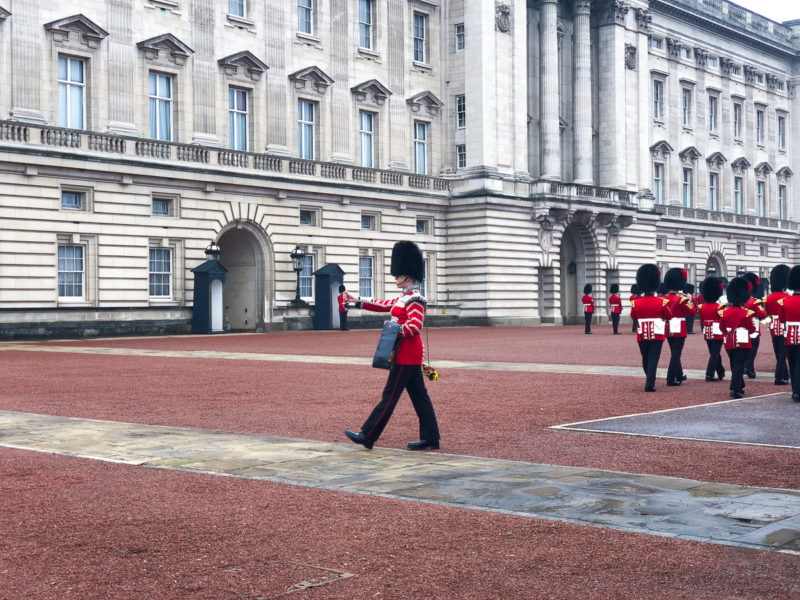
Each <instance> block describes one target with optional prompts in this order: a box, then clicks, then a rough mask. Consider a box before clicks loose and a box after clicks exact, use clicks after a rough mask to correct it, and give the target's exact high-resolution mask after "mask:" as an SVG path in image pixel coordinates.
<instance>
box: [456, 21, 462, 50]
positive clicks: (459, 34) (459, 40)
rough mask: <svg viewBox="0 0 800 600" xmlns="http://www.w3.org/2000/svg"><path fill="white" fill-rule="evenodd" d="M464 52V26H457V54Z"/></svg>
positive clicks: (459, 24)
mask: <svg viewBox="0 0 800 600" xmlns="http://www.w3.org/2000/svg"><path fill="white" fill-rule="evenodd" d="M463 50H464V24H463V23H457V24H456V52H463Z"/></svg>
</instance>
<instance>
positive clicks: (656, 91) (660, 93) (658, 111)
mask: <svg viewBox="0 0 800 600" xmlns="http://www.w3.org/2000/svg"><path fill="white" fill-rule="evenodd" d="M665 87H666V86H665V85H664V80H663V79H659V78H656V77H654V78H653V85H652V93H653V120H654V121H658V122H660V123H663V122H664V89H665Z"/></svg>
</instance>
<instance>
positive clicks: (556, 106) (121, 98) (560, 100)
mask: <svg viewBox="0 0 800 600" xmlns="http://www.w3.org/2000/svg"><path fill="white" fill-rule="evenodd" d="M306 5H307V3H306V2H300V3H297V2H289V1H287V0H266V1H264V2H255V1H254V0H243V1H235V0H234V1H228V0H135V1H134V0H87V1H86V2H85V3H84V4H83V5H82V7H81V13H79V14H75V13H73V12H72V11H70V10H69V9H62V8H59V7H58V6H56V5H55V4H53V3H49V2H43V1H41V0H29V1H26V2H15V1H11V0H0V49H2V52H0V72H2V73H3V74H4V75H5V77H4V81H6V83H7V85H5V86H2V88H0V119H2V120H1V121H0V171H2V174H3V176H2V178H0V222H2V227H0V337H5V338H12V337H19V336H25V335H48V334H52V335H81V334H98V333H108V332H113V331H119V332H132V333H142V332H146V331H155V332H163V331H185V330H187V324H188V323H189V322H190V320H191V307H192V299H193V285H194V283H193V274H192V271H191V270H192V268H194V267H196V266H197V265H199V264H200V263H202V262H203V261H204V259H205V256H204V249H205V248H206V246H207V245H208V244H209V242H210V241H211V240H215V241H216V242H218V243H219V245H220V247H221V249H222V253H221V256H220V260H221V261H222V263H223V264H224V265H225V267H226V268H227V269H228V272H227V279H226V282H225V287H224V305H225V306H224V312H225V323H226V326H227V327H229V328H231V329H235V330H267V329H272V328H286V327H303V326H306V325H307V324H308V323H310V320H309V318H308V309H304V308H302V307H297V306H296V305H294V304H292V300H293V299H294V298H295V293H296V287H297V275H296V273H295V272H294V271H293V270H292V265H291V259H290V257H289V254H290V252H291V251H292V250H293V249H294V248H295V246H297V245H299V246H300V247H302V248H303V249H304V250H305V251H306V252H307V253H308V254H309V256H311V257H312V258H311V259H307V260H308V261H309V262H308V264H307V269H306V271H304V272H303V274H302V275H303V285H302V288H301V289H302V290H303V294H302V295H303V296H304V297H305V300H307V301H309V302H310V303H311V304H312V305H313V292H312V291H310V290H312V289H313V287H312V284H311V281H312V280H311V278H310V277H309V275H310V271H312V270H313V269H316V268H319V267H321V266H323V265H325V264H329V263H336V264H338V265H339V266H340V267H341V268H342V269H343V270H344V272H345V278H344V280H345V284H346V285H347V286H348V288H349V289H353V290H355V289H358V288H359V287H361V288H362V289H364V290H368V291H369V292H370V293H371V294H372V295H375V296H382V295H384V294H389V293H391V292H392V282H391V278H390V277H389V273H388V270H389V269H388V266H389V258H390V252H391V247H392V244H393V243H394V242H395V241H397V240H400V239H413V240H415V241H417V242H418V244H419V245H420V247H421V249H422V250H423V252H424V254H425V257H426V260H427V273H428V277H427V281H426V289H425V293H426V294H427V296H428V297H429V299H430V300H431V307H432V308H431V315H432V316H436V317H438V318H440V319H445V318H446V319H451V320H453V321H455V322H461V323H471V324H473V323H474V324H480V323H489V324H521V325H533V324H539V323H562V322H572V320H573V319H575V318H577V317H579V316H581V315H580V310H581V309H580V305H579V294H578V291H579V290H580V289H581V288H582V287H583V284H584V283H587V282H588V283H593V284H594V287H595V292H596V297H597V298H598V299H602V298H604V297H605V296H606V290H607V288H608V285H610V284H611V283H615V282H617V283H619V284H620V285H621V287H622V289H623V290H627V288H628V287H629V286H630V284H632V283H633V279H634V274H635V270H636V268H637V266H638V265H639V264H641V263H642V262H645V261H655V262H658V263H659V264H661V265H663V266H664V267H670V266H685V267H686V268H688V269H689V271H690V273H691V279H692V281H694V282H697V281H699V280H700V279H702V277H703V275H704V273H705V271H706V269H707V268H708V267H710V266H714V267H716V268H717V269H718V272H720V273H722V274H726V275H727V276H729V277H730V276H732V275H733V274H735V272H736V271H737V270H738V269H739V268H746V269H748V270H754V271H758V272H761V273H762V274H766V273H767V272H768V270H769V269H770V268H771V267H772V266H773V265H774V264H776V263H778V262H787V263H789V264H792V263H793V262H794V261H795V260H796V256H797V251H798V248H797V219H798V217H800V205H798V199H799V197H798V193H799V192H797V191H796V190H795V187H796V186H795V185H794V183H793V173H794V171H796V170H797V169H798V168H800V166H798V165H796V164H795V163H796V161H798V160H800V150H799V149H797V148H796V147H795V144H796V142H795V140H797V139H800V138H798V134H800V119H796V118H795V114H797V113H798V110H797V109H798V106H797V105H796V104H797V102H798V100H797V95H796V94H795V87H796V84H797V79H798V77H800V76H796V75H795V72H796V71H797V72H800V68H798V67H800V65H798V64H796V63H797V59H796V58H795V55H796V54H797V51H798V49H800V42H798V41H797V36H798V35H800V23H795V22H790V23H786V24H779V23H775V22H773V21H770V20H768V19H765V18H763V17H761V16H759V15H757V14H755V13H751V12H749V11H746V10H744V9H741V8H740V7H738V6H736V5H735V4H731V3H729V2H727V1H726V0H649V1H648V0H629V1H625V2H623V1H620V0H600V1H594V2H592V1H590V0H527V1H523V0H504V1H499V0H474V1H473V0H469V1H466V0H386V1H384V2H375V1H373V2H367V1H359V0H331V1H330V2H322V1H318V0H312V1H311V2H310V8H308V9H307V8H306ZM598 305H599V308H600V310H599V311H598V315H599V316H601V317H602V316H604V315H605V308H606V307H605V306H604V303H603V302H602V300H601V301H600V302H598ZM320 308H321V307H316V310H319V309H320ZM324 308H325V309H327V307H324ZM358 321H359V315H358V314H357V313H356V312H354V313H351V322H355V323H357V322H358ZM115 324H116V325H115Z"/></svg>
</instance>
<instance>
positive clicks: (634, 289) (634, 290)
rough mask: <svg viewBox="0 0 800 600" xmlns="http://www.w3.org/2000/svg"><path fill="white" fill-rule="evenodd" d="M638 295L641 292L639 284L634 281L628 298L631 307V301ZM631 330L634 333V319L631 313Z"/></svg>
mask: <svg viewBox="0 0 800 600" xmlns="http://www.w3.org/2000/svg"><path fill="white" fill-rule="evenodd" d="M640 295H641V292H640V290H639V286H638V285H636V284H635V283H634V284H633V285H632V286H631V297H630V298H629V299H628V300H629V301H630V303H631V308H633V301H634V300H636V299H637V298H639V297H640ZM631 331H632V332H633V333H636V319H634V318H633V315H631Z"/></svg>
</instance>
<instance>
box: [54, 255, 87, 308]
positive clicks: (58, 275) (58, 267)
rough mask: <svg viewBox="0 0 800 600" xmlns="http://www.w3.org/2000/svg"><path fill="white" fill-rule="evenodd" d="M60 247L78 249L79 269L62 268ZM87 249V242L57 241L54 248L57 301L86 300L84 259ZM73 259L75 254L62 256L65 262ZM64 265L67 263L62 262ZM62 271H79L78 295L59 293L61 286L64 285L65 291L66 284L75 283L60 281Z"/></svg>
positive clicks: (85, 258)
mask: <svg viewBox="0 0 800 600" xmlns="http://www.w3.org/2000/svg"><path fill="white" fill-rule="evenodd" d="M62 248H63V249H65V250H66V249H67V248H72V249H76V248H77V249H80V270H75V269H66V268H63V269H62V256H61V249H62ZM87 250H88V244H86V243H75V242H74V241H72V242H59V243H58V246H57V250H56V294H57V297H58V302H59V303H68V302H86V284H87V281H86V261H87ZM75 259H76V257H75V256H72V257H67V256H64V257H63V260H64V261H65V263H66V261H73V260H75ZM70 265H71V263H70ZM64 266H65V267H66V266H68V265H67V264H64ZM62 273H63V274H75V273H79V274H80V283H79V284H78V285H80V292H81V293H80V295H75V294H70V295H62V294H61V291H62V286H64V288H63V289H64V290H65V291H66V289H67V286H75V285H76V283H75V282H74V281H70V282H67V281H64V282H63V283H62V277H61V275H62Z"/></svg>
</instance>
